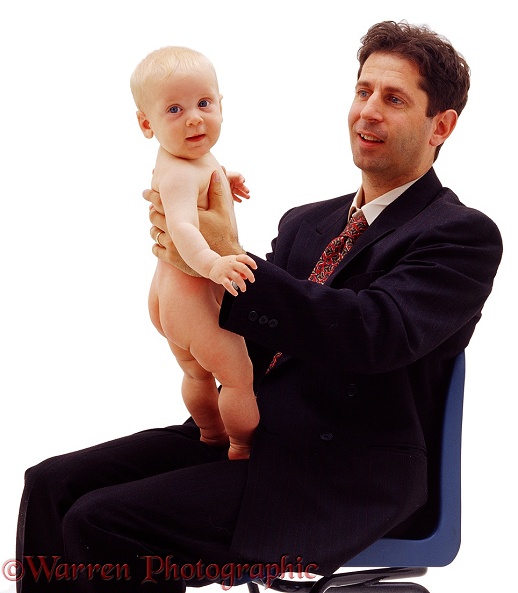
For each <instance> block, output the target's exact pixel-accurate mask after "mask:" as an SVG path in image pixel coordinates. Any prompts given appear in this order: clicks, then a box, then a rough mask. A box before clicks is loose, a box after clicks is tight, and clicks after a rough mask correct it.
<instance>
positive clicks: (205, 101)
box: [198, 99, 210, 107]
mask: <svg viewBox="0 0 518 593" xmlns="http://www.w3.org/2000/svg"><path fill="white" fill-rule="evenodd" d="M209 105H210V103H209V100H208V99H202V100H201V101H200V102H199V103H198V107H208V106H209Z"/></svg>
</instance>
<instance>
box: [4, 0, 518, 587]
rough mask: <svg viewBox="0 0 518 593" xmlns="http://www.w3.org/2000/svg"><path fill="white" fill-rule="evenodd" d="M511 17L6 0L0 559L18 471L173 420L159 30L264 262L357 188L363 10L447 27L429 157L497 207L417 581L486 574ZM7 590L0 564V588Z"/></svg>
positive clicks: (509, 188)
mask: <svg viewBox="0 0 518 593" xmlns="http://www.w3.org/2000/svg"><path fill="white" fill-rule="evenodd" d="M391 6H392V7H391ZM393 6H395V8H394V7H393ZM463 6H467V5H463ZM509 10H510V9H509V5H508V4H507V3H504V2H503V0H495V1H493V2H492V3H490V4H488V5H487V6H486V10H485V11H484V12H480V13H479V12H478V11H477V12H476V13H475V11H474V10H473V9H469V12H468V13H465V12H463V11H462V10H457V9H454V8H453V3H452V2H451V1H450V0H448V1H446V0H436V2H433V3H417V2H414V1H412V2H411V1H409V0H401V1H400V2H398V3H396V4H395V5H393V4H391V3H387V2H381V1H378V0H371V1H370V2H367V3H360V4H355V3H349V2H346V1H345V0H344V1H343V2H340V1H338V0H320V1H319V2H309V1H304V0H298V1H281V0H277V1H271V0H262V1H261V2H249V1H245V0H241V1H233V0H227V1H224V0H221V1H220V2H215V1H211V2H207V1H206V0H196V1H195V2H190V1H189V2H187V1H185V0H184V1H183V2H178V1H176V0H169V1H168V2H165V1H158V0H146V2H134V1H133V0H124V1H122V0H121V1H115V0H102V1H99V0H90V1H89V2H84V3H81V2H65V1H61V2H60V1H56V0H47V1H46V2H39V1H37V0H28V1H23V0H20V1H19V2H16V3H10V4H7V2H4V0H2V9H1V15H0V28H1V33H0V63H1V80H2V83H1V84H2V87H1V89H2V90H1V91H0V101H1V117H2V126H1V135H0V143H1V150H2V153H1V161H0V179H1V182H0V191H1V193H2V198H1V200H2V202H1V204H2V206H1V214H0V225H1V229H0V242H1V243H0V258H1V271H2V274H1V283H2V284H1V287H2V289H1V293H0V294H1V297H0V298H1V301H2V302H1V307H0V361H1V362H0V365H1V372H0V393H1V404H2V405H1V412H0V414H1V436H0V438H1V464H2V466H1V469H2V487H1V490H2V498H1V505H0V563H3V562H4V561H5V560H7V559H9V558H11V557H13V555H14V538H15V527H16V517H17V510H18V503H19V499H20V495H21V492H22V487H23V473H24V470H25V469H26V468H27V467H29V466H31V465H33V464H35V463H37V462H38V461H40V460H42V459H43V458H46V457H49V456H51V455H54V454H58V453H63V452H67V451H71V450H74V449H78V448H82V447H85V446H88V445H91V444H95V443H97V442H100V441H103V440H108V439H112V438H115V437H119V436H123V435H126V434H129V433H131V432H134V431H138V430H140V429H145V428H149V427H153V426H163V425H167V424H172V423H175V422H180V421H182V420H183V419H184V417H185V410H184V408H183V405H182V403H181V401H180V396H179V382H180V378H181V377H180V373H179V371H178V369H177V367H176V365H175V363H174V361H173V358H172V356H171V354H170V353H169V352H168V349H167V347H166V345H165V343H164V342H163V340H162V339H161V338H160V337H159V335H158V334H157V332H156V331H155V330H154V328H153V327H152V325H151V323H150V321H149V319H148V314H147V302H146V299H147V290H148V286H149V281H150V279H151V275H152V272H153V269H154V265H155V261H154V258H153V256H152V254H151V245H152V241H151V239H150V237H149V234H148V231H149V222H148V218H147V204H146V203H145V202H144V200H142V199H141V191H142V190H143V189H144V188H146V187H147V186H148V184H149V180H150V174H151V169H152V166H153V162H154V158H155V153H156V148H157V146H156V144H155V141H154V140H153V141H149V140H146V139H145V138H144V137H143V136H142V134H141V132H140V131H139V129H138V126H137V121H136V117H135V115H134V112H135V107H134V104H133V101H132V97H131V94H130V91H129V83H128V81H129V77H130V74H131V72H132V70H133V68H134V67H135V66H136V64H137V62H138V61H140V60H141V59H142V58H143V57H144V56H145V55H146V54H147V53H148V52H150V51H151V50H153V49H156V48H157V47H160V46H163V45H172V44H174V45H188V46H190V47H193V48H195V49H198V50H200V51H202V52H204V53H206V54H207V55H208V56H209V58H211V59H212V61H213V62H214V64H215V66H216V69H217V71H218V74H219V80H220V87H221V90H222V93H223V95H224V99H223V106H224V118H225V121H224V124H223V132H222V137H221V139H220V142H219V143H218V145H217V146H216V148H215V151H214V152H215V155H216V156H217V157H218V158H219V160H220V162H221V163H222V164H224V165H226V166H227V167H228V168H230V169H235V170H239V171H242V172H243V173H244V175H245V177H246V179H247V183H248V185H249V187H250V189H251V193H252V199H251V200H250V201H249V202H248V203H245V204H242V205H238V206H237V215H238V222H239V224H240V237H241V241H242V243H243V245H244V247H245V248H246V249H248V250H250V251H253V252H255V253H257V254H259V255H264V254H265V253H266V252H267V251H268V249H269V243H270V240H271V239H272V238H273V237H274V236H275V234H276V224H277V221H278V219H279V217H280V216H281V214H282V213H283V212H284V211H285V210H287V209H288V208H289V207H291V206H292V205H296V204H300V203H304V202H309V201H315V200H319V199H325V198H331V197H335V196H337V195H342V194H344V193H349V192H352V191H355V190H356V189H357V187H358V185H359V180H360V175H359V171H358V170H357V169H355V168H354V166H353V165H352V162H351V157H350V150H349V143H348V133H347V127H346V122H347V112H348V109H349V105H350V102H351V100H352V91H353V87H354V83H355V77H356V71H357V62H356V51H357V49H358V47H359V40H360V37H361V36H362V35H363V34H364V33H365V32H366V30H367V28H368V27H369V26H370V25H372V24H374V23H375V22H378V21H381V20H387V19H390V20H396V21H399V20H401V19H407V20H408V21H410V22H414V23H419V24H421V23H427V24H429V25H430V26H431V27H432V28H433V29H435V30H437V31H438V32H440V33H442V34H444V35H445V36H447V37H448V38H449V39H450V40H451V41H452V42H453V44H454V45H455V46H456V47H457V49H458V50H459V51H461V52H462V53H463V54H464V55H465V57H466V59H467V60H468V63H469V64H470V66H471V68H472V71H473V76H472V90H471V93H470V100H469V102H468V106H467V108H466V110H465V112H464V113H463V114H462V116H461V118H460V121H459V124H458V127H457V129H456V131H455V132H454V135H453V136H452V137H451V138H450V139H449V140H448V141H447V143H446V145H445V147H444V148H443V151H442V153H441V156H440V157H439V160H438V162H437V164H436V171H437V173H438V174H439V177H440V178H441V180H442V182H443V183H444V184H445V185H447V186H449V187H452V188H453V189H454V190H455V191H456V192H457V194H458V195H459V196H460V198H461V199H462V201H464V202H465V203H466V204H468V205H470V206H473V207H475V208H478V209H480V210H483V211H485V212H486V213H488V214H489V215H491V216H492V217H493V219H494V220H495V221H496V222H497V223H498V225H499V226H500V228H501V231H502V234H503V236H504V242H505V250H506V251H505V256H504V260H503V263H502V266H501V268H500V271H499V274H498V276H497V280H496V283H495V287H494V291H493V294H492V295H491V297H490V299H489V301H488V303H487V306H486V308H485V310H484V316H483V319H482V321H481V323H480V326H479V328H478V329H477V331H476V333H475V337H474V339H473V341H472V344H471V345H470V346H469V348H468V352H467V364H468V374H467V383H466V403H465V423H464V446H463V447H464V448H463V464H464V466H463V470H464V474H463V543H462V547H461V551H460V553H459V555H458V557H457V559H456V560H455V562H454V563H453V564H452V565H451V566H449V567H447V568H440V569H431V570H430V571H429V572H428V574H427V575H426V576H425V577H423V578H422V579H421V580H420V582H421V583H422V584H424V585H425V586H427V587H428V588H430V589H431V590H432V592H433V593H439V592H441V593H448V592H452V593H454V592H455V593H458V591H459V590H462V591H470V590H473V589H474V587H476V586H478V584H479V583H480V584H486V585H489V587H490V588H491V590H500V589H503V588H504V583H507V581H508V577H509V570H508V569H506V568H505V567H506V565H507V566H514V563H515V560H516V558H515V557H514V555H513V554H512V547H510V546H509V543H508V539H507V536H509V537H510V542H511V544H513V542H514V539H515V537H516V530H517V527H518V525H517V519H516V511H515V509H516V503H515V502H514V496H515V495H514V494H513V487H512V483H513V484H514V481H513V482H511V480H512V479H513V474H516V459H515V452H516V439H515V419H516V411H517V405H516V395H517V393H516V384H515V382H514V380H513V378H514V375H515V366H514V365H515V364H516V361H515V353H516V346H515V341H514V339H515V336H516V333H517V331H518V327H517V323H516V313H515V310H514V308H510V307H512V305H511V296H512V295H511V290H512V286H515V284H514V283H515V282H516V279H515V280H514V281H512V280H511V278H512V276H511V273H512V271H511V261H512V259H513V257H516V251H517V239H516V234H515V233H512V231H511V226H510V225H511V222H512V220H511V218H512V215H513V214H514V213H515V212H516V205H515V201H516V198H517V192H516V182H515V180H516V153H517V151H516V86H515V71H514V68H515V65H516V45H515V43H516V39H515V28H514V27H513V29H512V31H511V22H513V21H512V20H511V18H510V14H509ZM493 15H494V16H493ZM514 265H516V264H514ZM511 282H513V285H511ZM513 296H514V295H513ZM344 536H346V534H344ZM251 537H253V536H251ZM502 567H503V568H502ZM12 587H13V585H12V584H10V583H9V582H8V581H7V580H6V579H5V578H4V577H3V576H1V575H0V591H12V590H13V589H12ZM486 588H488V587H487V586H486Z"/></svg>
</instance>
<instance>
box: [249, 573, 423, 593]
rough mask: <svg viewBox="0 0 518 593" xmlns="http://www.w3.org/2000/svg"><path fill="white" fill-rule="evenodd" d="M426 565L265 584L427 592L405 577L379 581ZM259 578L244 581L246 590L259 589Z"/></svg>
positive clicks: (318, 592) (302, 590)
mask: <svg viewBox="0 0 518 593" xmlns="http://www.w3.org/2000/svg"><path fill="white" fill-rule="evenodd" d="M426 571H427V569H426V568H422V567H412V568H404V567H401V568H379V569H372V570H359V571H354V572H341V573H337V574H333V575H331V576H329V577H322V578H321V579H319V580H318V581H316V582H315V581H292V580H287V579H280V578H279V579H274V580H273V581H272V582H271V583H270V584H269V587H270V588H271V589H273V590H274V591H281V593H325V592H326V591H327V590H328V589H330V588H333V589H337V588H338V589H344V591H343V593H368V592H369V591H370V592H371V593H429V591H428V589H425V588H424V587H423V586H422V585H419V584H417V583H411V582H408V581H405V582H403V581H396V582H391V583H387V582H382V581H385V580H386V579H400V578H408V577H417V576H422V575H423V574H425V573H426ZM258 584H262V583H261V582H260V581H252V582H249V583H247V586H248V591H249V593H259V587H258Z"/></svg>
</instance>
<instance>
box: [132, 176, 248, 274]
mask: <svg viewBox="0 0 518 593" xmlns="http://www.w3.org/2000/svg"><path fill="white" fill-rule="evenodd" d="M143 196H144V199H145V200H147V201H148V202H151V206H150V207H149V220H150V221H151V224H152V225H153V226H152V227H151V229H150V235H151V238H152V239H153V241H156V238H157V235H158V233H159V231H162V233H161V234H160V237H159V241H160V243H155V244H154V245H153V254H154V255H155V256H156V257H158V258H159V259H161V260H162V261H165V262H167V263H169V264H172V265H173V266H176V267H177V268H179V269H180V270H182V272H185V273H186V274H189V275H191V276H199V274H197V273H196V272H194V270H192V269H191V268H190V267H189V266H188V265H187V264H186V263H185V262H184V261H183V259H182V258H181V257H180V255H179V253H178V251H177V250H176V247H175V245H174V243H173V241H172V240H171V237H170V235H169V232H168V231H167V225H166V220H165V215H164V208H163V206H162V202H161V201H160V195H159V194H158V193H157V192H155V191H153V190H150V189H147V190H145V191H144V193H143ZM208 202H209V205H208V209H207V210H200V211H199V213H198V215H199V221H200V231H201V233H202V235H203V236H204V237H205V240H206V241H207V243H208V244H209V247H210V248H211V249H213V250H214V251H215V252H216V253H218V254H219V255H222V256H224V255H237V254H239V253H245V251H244V249H242V247H241V246H240V245H239V243H238V241H237V236H236V234H235V232H234V229H233V227H232V224H231V221H230V217H229V214H228V212H227V209H226V207H225V195H224V187H223V184H222V183H221V179H220V176H219V173H218V172H217V171H215V172H214V173H213V174H212V177H211V180H210V185H209V190H208Z"/></svg>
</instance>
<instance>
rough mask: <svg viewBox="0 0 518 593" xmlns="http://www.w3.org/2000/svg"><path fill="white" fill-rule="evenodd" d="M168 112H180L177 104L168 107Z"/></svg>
mask: <svg viewBox="0 0 518 593" xmlns="http://www.w3.org/2000/svg"><path fill="white" fill-rule="evenodd" d="M169 113H180V107H178V105H173V106H172V107H169Z"/></svg>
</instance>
